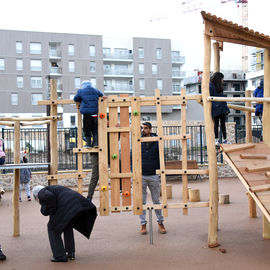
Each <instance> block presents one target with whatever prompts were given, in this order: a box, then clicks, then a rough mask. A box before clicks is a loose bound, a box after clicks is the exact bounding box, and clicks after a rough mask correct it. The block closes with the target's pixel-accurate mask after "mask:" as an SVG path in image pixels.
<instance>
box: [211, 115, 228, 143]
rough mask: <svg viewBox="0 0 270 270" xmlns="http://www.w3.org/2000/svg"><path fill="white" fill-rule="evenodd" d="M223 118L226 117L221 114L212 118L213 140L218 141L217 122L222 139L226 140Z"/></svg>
mask: <svg viewBox="0 0 270 270" xmlns="http://www.w3.org/2000/svg"><path fill="white" fill-rule="evenodd" d="M225 118H226V115H225V114H222V115H219V116H217V117H215V118H214V131H215V138H216V139H218V138H219V136H218V126H219V121H220V127H221V132H222V135H223V139H224V140H226V139H227V133H226V125H225Z"/></svg>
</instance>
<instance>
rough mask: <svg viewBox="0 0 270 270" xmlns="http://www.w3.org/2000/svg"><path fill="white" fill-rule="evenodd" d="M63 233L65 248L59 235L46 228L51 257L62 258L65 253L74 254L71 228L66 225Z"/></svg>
mask: <svg viewBox="0 0 270 270" xmlns="http://www.w3.org/2000/svg"><path fill="white" fill-rule="evenodd" d="M63 233H64V243H65V247H64V245H63V240H62V237H61V233H57V232H55V231H54V230H52V229H51V228H49V226H48V236H49V241H50V245H51V249H52V254H53V257H62V256H65V255H66V252H75V242H74V234H73V228H72V226H71V225H68V226H67V227H66V228H65V230H64V232H63Z"/></svg>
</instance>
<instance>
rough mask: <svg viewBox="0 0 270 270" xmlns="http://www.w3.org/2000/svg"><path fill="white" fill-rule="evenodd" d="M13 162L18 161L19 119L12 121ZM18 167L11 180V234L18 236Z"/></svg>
mask: <svg viewBox="0 0 270 270" xmlns="http://www.w3.org/2000/svg"><path fill="white" fill-rule="evenodd" d="M14 163H17V164H18V163H20V121H14ZM19 191H20V169H15V170H14V182H13V236H20V211H19Z"/></svg>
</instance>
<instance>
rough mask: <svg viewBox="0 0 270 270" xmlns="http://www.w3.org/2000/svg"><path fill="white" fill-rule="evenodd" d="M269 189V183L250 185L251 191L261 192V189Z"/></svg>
mask: <svg viewBox="0 0 270 270" xmlns="http://www.w3.org/2000/svg"><path fill="white" fill-rule="evenodd" d="M269 190H270V184H266V185H259V186H254V187H250V191H251V192H256V193H257V192H263V191H269Z"/></svg>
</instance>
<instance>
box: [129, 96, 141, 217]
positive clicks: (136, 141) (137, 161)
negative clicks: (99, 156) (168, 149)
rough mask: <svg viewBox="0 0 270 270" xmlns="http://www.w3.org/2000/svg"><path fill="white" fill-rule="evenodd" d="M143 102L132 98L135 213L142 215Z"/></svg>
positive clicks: (137, 98)
mask: <svg viewBox="0 0 270 270" xmlns="http://www.w3.org/2000/svg"><path fill="white" fill-rule="evenodd" d="M140 120H141V102H140V98H139V97H132V98H131V130H132V174H133V177H132V178H133V214H134V215H142V213H143V204H142V150H141V121H140Z"/></svg>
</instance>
